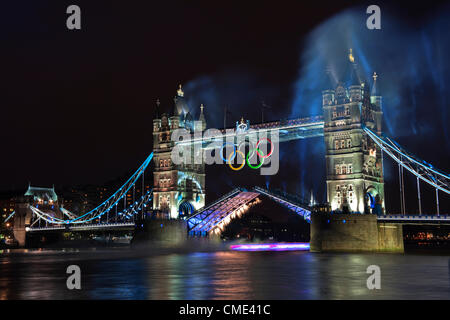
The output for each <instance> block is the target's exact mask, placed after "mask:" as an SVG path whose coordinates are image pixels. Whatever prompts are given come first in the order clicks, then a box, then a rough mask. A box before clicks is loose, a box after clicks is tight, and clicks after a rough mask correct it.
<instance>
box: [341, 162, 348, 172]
mask: <svg viewBox="0 0 450 320" xmlns="http://www.w3.org/2000/svg"><path fill="white" fill-rule="evenodd" d="M341 171H342V174H347V165H345V164H343V165H342V168H341Z"/></svg>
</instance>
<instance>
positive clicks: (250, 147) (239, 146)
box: [238, 140, 256, 158]
mask: <svg viewBox="0 0 450 320" xmlns="http://www.w3.org/2000/svg"><path fill="white" fill-rule="evenodd" d="M245 143H248V147H249V149H252V155H251V156H250V157H249V158H251V157H253V155H254V154H255V151H256V150H255V148H254V147H253V146H254V145H253V143H252V142H251V141H250V140H244V141H241V142H240V143H239V145H238V149H239V150H241V146H242V144H244V152H245Z"/></svg>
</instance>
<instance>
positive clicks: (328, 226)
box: [8, 50, 450, 251]
mask: <svg viewBox="0 0 450 320" xmlns="http://www.w3.org/2000/svg"><path fill="white" fill-rule="evenodd" d="M347 67H348V72H347V73H348V74H347V77H346V78H345V79H344V80H345V81H335V80H334V79H333V78H332V77H331V74H330V73H327V76H328V78H329V84H328V86H327V88H324V90H323V91H322V107H323V115H318V116H313V117H308V118H299V119H290V120H280V121H274V122H266V123H260V124H250V122H249V121H248V120H247V121H244V120H243V119H242V120H241V121H240V122H239V121H238V122H236V127H234V128H227V129H225V128H224V129H222V130H220V135H218V136H217V137H215V136H211V135H209V136H207V137H204V136H203V135H202V134H201V133H202V132H204V131H205V129H206V128H207V124H206V120H205V115H204V112H205V110H204V109H205V108H204V106H203V105H201V106H200V116H199V118H198V119H197V120H196V121H194V119H193V116H192V113H191V110H190V109H189V106H188V105H187V103H186V100H185V97H184V92H183V90H182V88H181V85H180V87H179V89H178V91H177V93H176V97H175V99H174V108H173V110H172V111H165V112H161V109H162V108H161V106H160V103H159V101H157V106H156V112H155V117H154V119H153V147H154V149H153V152H152V153H151V154H150V156H149V157H148V158H147V159H146V160H145V161H144V163H143V164H142V165H141V166H140V167H139V168H138V170H137V171H136V172H135V173H134V174H133V175H132V176H131V177H130V179H129V180H127V181H126V182H125V183H124V185H122V186H121V187H120V188H119V189H118V190H117V191H116V192H115V193H114V194H112V195H111V197H110V198H108V199H107V200H105V201H104V202H103V203H101V204H100V205H99V206H98V207H96V208H94V209H93V210H90V211H89V212H86V213H82V214H77V213H73V212H70V211H68V210H66V209H65V208H63V207H61V208H60V207H58V208H57V210H56V212H57V213H58V214H55V211H51V210H48V208H47V209H45V208H43V207H39V205H36V203H34V202H32V201H31V202H30V199H29V197H28V198H27V199H28V200H25V201H18V204H17V208H16V213H15V218H16V220H17V226H18V228H17V229H20V230H22V229H23V230H22V231H23V232H22V231H20V230H17V235H18V236H19V234H20V237H21V239H20V240H19V242H20V244H22V245H23V244H24V243H25V237H24V236H23V235H24V234H25V233H28V232H45V231H46V230H66V231H67V230H76V229H83V230H86V229H91V230H98V229H102V228H103V229H114V228H124V227H125V228H126V227H128V228H134V227H135V221H136V220H137V219H140V221H142V217H143V216H144V215H145V214H148V213H151V214H152V216H153V218H156V220H154V221H164V220H165V221H171V222H170V225H175V224H176V221H179V222H180V225H181V226H183V227H181V228H179V227H174V228H173V230H177V231H176V232H183V231H179V230H185V231H186V235H189V236H191V237H217V236H219V235H220V234H221V232H222V231H223V229H224V227H225V226H226V225H227V224H228V223H230V221H231V220H233V219H235V218H238V217H240V216H242V215H243V214H245V213H246V212H247V211H248V209H249V208H250V207H252V206H253V205H257V204H259V203H260V202H261V198H262V197H268V198H270V199H272V200H275V201H277V202H278V203H280V204H281V205H283V206H285V207H287V208H288V209H290V210H291V211H292V212H293V213H296V214H298V215H300V216H302V217H303V218H304V219H305V220H306V221H308V222H310V223H311V250H312V251H333V250H341V251H353V250H366V251H380V250H381V251H382V250H387V251H402V250H403V243H402V237H403V235H402V225H401V224H402V223H405V222H407V223H417V224H423V223H428V222H439V223H450V216H447V215H441V214H440V212H439V192H441V193H442V192H443V193H445V194H447V195H448V194H450V175H448V174H446V173H444V172H442V171H439V170H437V169H436V168H434V167H433V166H432V165H430V164H428V163H427V162H425V161H423V160H420V159H418V158H417V157H415V156H414V155H412V154H410V153H408V152H407V151H406V150H405V149H404V148H402V147H401V146H400V145H398V144H397V143H396V142H395V141H394V140H392V139H391V138H389V137H387V136H385V135H383V130H382V119H383V105H382V96H381V94H380V92H379V91H378V85H377V81H378V80H377V77H378V75H377V74H376V73H374V74H373V76H372V79H371V81H370V82H371V83H369V82H368V81H367V80H366V79H364V78H363V77H361V75H360V74H359V72H358V67H357V64H356V63H355V58H354V56H353V53H352V51H351V50H350V52H349V55H348V61H347ZM180 128H182V129H185V130H187V132H189V133H190V134H191V136H192V139H190V140H188V141H172V139H171V136H172V133H173V132H174V130H177V129H180ZM249 129H252V130H253V132H257V133H265V132H268V131H271V130H276V131H277V132H278V141H279V142H284V141H290V140H296V139H307V138H314V137H321V136H323V138H324V143H325V150H326V154H325V164H326V184H327V202H328V204H329V206H330V208H331V212H332V213H311V208H310V207H309V206H308V205H305V204H303V203H299V202H297V201H295V200H293V199H292V198H289V197H286V196H283V195H280V194H276V193H273V192H272V191H269V190H266V189H263V188H260V187H254V188H253V189H251V190H245V189H242V188H237V189H234V190H233V191H231V192H230V193H228V194H226V195H224V196H223V197H221V198H220V199H218V200H216V201H214V202H211V203H210V204H208V205H206V204H207V201H206V197H205V196H206V176H205V163H204V162H203V160H202V161H200V162H198V159H203V157H202V156H201V155H200V154H199V153H201V152H204V151H205V150H206V149H208V148H211V145H212V144H211V142H213V141H216V140H217V139H223V138H224V133H226V135H225V136H228V138H229V137H230V135H231V138H232V139H237V137H238V135H241V136H242V135H246V132H247V130H249ZM230 132H231V133H230ZM198 133H200V134H198ZM180 144H184V145H185V146H186V144H187V145H188V147H189V148H191V153H190V155H191V160H192V161H191V162H190V163H191V164H174V163H173V162H172V157H171V155H172V151H173V149H174V148H175V147H176V146H177V145H180ZM198 146H200V148H199V147H198ZM385 158H390V159H392V160H393V161H395V162H396V163H397V164H398V167H399V179H400V186H401V189H400V198H401V214H400V215H389V214H387V213H386V207H385V197H384V177H383V161H385ZM195 159H197V160H195ZM152 160H153V164H154V169H153V189H152V190H150V191H147V192H144V190H145V188H144V174H145V171H146V170H147V167H148V166H149V164H150V162H151V161H152ZM196 161H197V162H196ZM404 172H409V173H411V174H413V175H414V176H415V177H416V178H417V189H418V204H419V213H420V214H419V215H407V214H406V212H405V206H404V203H405V196H404V188H403V174H404ZM421 182H422V183H426V184H428V185H430V186H432V187H433V188H435V190H436V214H435V215H425V214H422V209H421V208H422V206H421V199H420V183H421ZM139 185H141V186H142V188H140V190H142V192H141V193H140V194H136V195H135V191H136V186H139ZM130 194H133V199H135V200H133V202H132V203H131V205H128V204H127V202H126V201H125V200H126V198H127V195H128V197H130ZM12 216H14V215H12ZM8 219H9V217H8ZM158 223H159V222H158ZM160 225H161V227H158V228H152V230H154V231H155V232H159V233H164V228H163V225H164V223H161V224H160ZM167 225H169V223H168V224H167ZM158 226H159V224H158ZM20 232H22V233H20ZM152 232H153V231H152ZM181 238H182V237H181Z"/></svg>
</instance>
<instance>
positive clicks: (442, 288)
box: [0, 248, 450, 300]
mask: <svg viewBox="0 0 450 320" xmlns="http://www.w3.org/2000/svg"><path fill="white" fill-rule="evenodd" d="M449 259H450V257H449V256H448V255H447V256H440V255H420V254H337V253H336V254H330V253H326V254H316V253H310V252H305V251H303V252H302V251H295V252H293V251H291V252H234V251H214V252H178V253H171V254H164V253H156V252H155V253H152V254H149V253H148V251H146V252H143V251H142V250H141V251H133V250H130V249H128V248H117V249H101V250H100V249H89V250H83V251H79V250H61V249H60V250H18V251H9V252H8V251H3V252H2V253H1V255H0V266H1V267H0V270H1V271H0V299H238V300H240V299H449V298H450V273H449ZM73 264H75V265H78V266H79V267H80V269H81V290H68V289H67V287H66V280H67V277H68V276H69V275H68V274H66V268H67V266H69V265H73ZM369 265H378V266H379V267H380V269H381V289H380V290H369V289H367V286H366V281H367V278H368V277H369V274H367V273H366V269H367V267H368V266H369Z"/></svg>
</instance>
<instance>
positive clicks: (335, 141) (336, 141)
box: [334, 140, 339, 150]
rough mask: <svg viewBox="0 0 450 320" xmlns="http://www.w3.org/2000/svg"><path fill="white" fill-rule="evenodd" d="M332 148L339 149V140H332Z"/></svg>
mask: <svg viewBox="0 0 450 320" xmlns="http://www.w3.org/2000/svg"><path fill="white" fill-rule="evenodd" d="M334 148H335V149H336V150H339V140H334Z"/></svg>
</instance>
